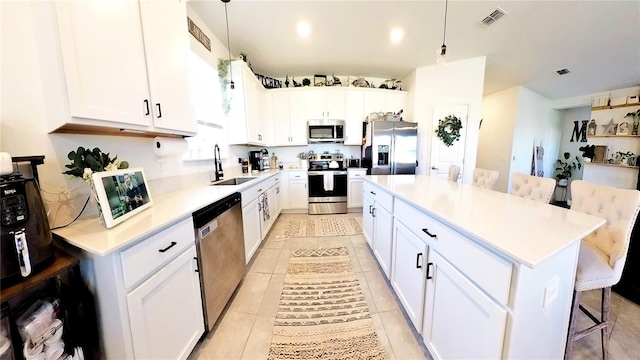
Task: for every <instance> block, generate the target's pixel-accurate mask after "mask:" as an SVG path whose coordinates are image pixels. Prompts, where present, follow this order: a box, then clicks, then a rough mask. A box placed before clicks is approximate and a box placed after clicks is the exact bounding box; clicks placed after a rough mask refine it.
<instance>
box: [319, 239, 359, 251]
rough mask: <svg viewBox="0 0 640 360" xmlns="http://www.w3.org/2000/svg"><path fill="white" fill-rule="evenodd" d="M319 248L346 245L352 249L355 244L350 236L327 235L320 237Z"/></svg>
mask: <svg viewBox="0 0 640 360" xmlns="http://www.w3.org/2000/svg"><path fill="white" fill-rule="evenodd" d="M318 247H319V248H332V247H346V248H347V249H349V250H351V248H352V247H353V245H352V244H351V239H350V238H349V236H326V237H319V238H318Z"/></svg>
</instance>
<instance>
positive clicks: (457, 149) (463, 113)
mask: <svg viewBox="0 0 640 360" xmlns="http://www.w3.org/2000/svg"><path fill="white" fill-rule="evenodd" d="M468 112H469V106H468V105H456V106H443V107H438V108H435V109H434V110H433V134H432V137H431V168H430V170H429V175H430V176H435V177H439V178H442V179H446V178H447V175H448V174H449V166H451V165H458V166H460V174H462V173H463V170H464V150H465V145H466V143H465V141H466V140H465V138H466V137H465V134H466V133H467V124H468V121H467V117H468ZM448 115H455V116H456V117H457V118H458V119H460V121H461V122H462V129H460V140H458V141H454V142H453V145H451V146H446V145H445V144H444V142H442V140H441V139H440V138H438V136H437V135H436V132H435V131H436V129H437V128H438V121H439V120H444V118H445V117H447V116H448Z"/></svg>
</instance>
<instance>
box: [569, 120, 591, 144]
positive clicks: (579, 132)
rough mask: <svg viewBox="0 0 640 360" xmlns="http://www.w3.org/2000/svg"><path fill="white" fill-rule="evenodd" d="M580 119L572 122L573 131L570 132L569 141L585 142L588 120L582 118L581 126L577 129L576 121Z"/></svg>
mask: <svg viewBox="0 0 640 360" xmlns="http://www.w3.org/2000/svg"><path fill="white" fill-rule="evenodd" d="M579 121H580V120H576V121H574V122H573V132H572V133H571V140H570V142H576V141H579V142H587V123H588V122H589V120H582V126H580V129H578V122H579Z"/></svg>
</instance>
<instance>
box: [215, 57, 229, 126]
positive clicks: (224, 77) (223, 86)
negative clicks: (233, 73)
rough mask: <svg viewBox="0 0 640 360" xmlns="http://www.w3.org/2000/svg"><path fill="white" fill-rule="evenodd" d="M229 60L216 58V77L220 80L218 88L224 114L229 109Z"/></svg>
mask: <svg viewBox="0 0 640 360" xmlns="http://www.w3.org/2000/svg"><path fill="white" fill-rule="evenodd" d="M230 65H231V61H229V60H227V59H218V78H219V80H220V90H221V91H222V110H223V111H224V113H225V114H228V113H229V110H231V95H230V94H229V92H228V90H227V89H228V88H229V70H230V67H231V66H230Z"/></svg>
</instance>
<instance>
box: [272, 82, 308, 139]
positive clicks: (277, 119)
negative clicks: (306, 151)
mask: <svg viewBox="0 0 640 360" xmlns="http://www.w3.org/2000/svg"><path fill="white" fill-rule="evenodd" d="M267 95H271V98H269V96H267V102H269V100H271V103H272V107H273V108H272V111H271V113H272V114H273V132H274V144H275V145H276V146H292V145H307V136H306V134H307V120H306V119H305V117H304V115H302V114H303V113H304V109H305V107H304V106H300V105H301V104H302V105H303V104H304V102H303V101H301V100H302V99H301V98H302V97H301V96H299V95H296V94H295V93H293V92H291V91H267Z"/></svg>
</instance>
